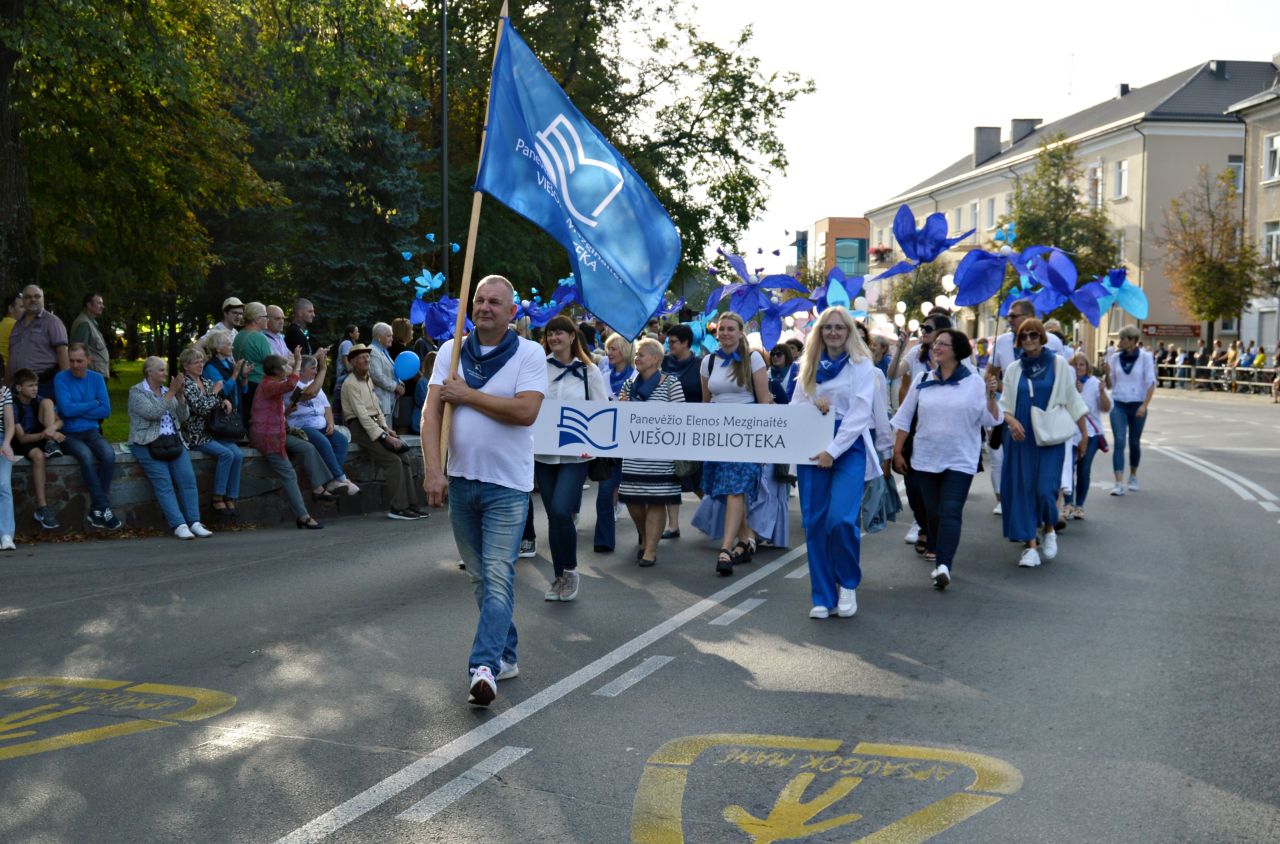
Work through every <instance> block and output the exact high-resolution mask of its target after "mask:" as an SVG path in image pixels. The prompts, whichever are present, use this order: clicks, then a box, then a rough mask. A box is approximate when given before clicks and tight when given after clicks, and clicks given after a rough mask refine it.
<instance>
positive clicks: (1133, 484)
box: [1129, 475, 1138, 492]
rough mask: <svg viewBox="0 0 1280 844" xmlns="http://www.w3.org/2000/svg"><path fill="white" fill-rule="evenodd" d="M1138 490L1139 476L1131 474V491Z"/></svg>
mask: <svg viewBox="0 0 1280 844" xmlns="http://www.w3.org/2000/svg"><path fill="white" fill-rule="evenodd" d="M1137 491H1138V477H1137V476H1136V475H1130V476H1129V492H1137Z"/></svg>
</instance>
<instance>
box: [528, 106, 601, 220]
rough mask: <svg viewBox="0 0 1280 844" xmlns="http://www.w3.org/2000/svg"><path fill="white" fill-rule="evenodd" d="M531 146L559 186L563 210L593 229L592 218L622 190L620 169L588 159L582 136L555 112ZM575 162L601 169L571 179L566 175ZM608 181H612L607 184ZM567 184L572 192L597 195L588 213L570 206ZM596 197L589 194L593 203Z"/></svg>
mask: <svg viewBox="0 0 1280 844" xmlns="http://www.w3.org/2000/svg"><path fill="white" fill-rule="evenodd" d="M535 146H536V147H537V150H538V156H539V157H540V158H541V159H542V166H543V169H545V170H546V172H547V176H548V177H549V178H550V179H551V181H552V183H553V184H555V185H556V187H558V188H559V189H560V199H561V201H562V202H563V203H564V207H565V210H567V211H568V212H569V213H570V214H572V215H573V217H574V219H576V220H577V221H578V222H580V223H582V224H583V225H584V226H590V227H592V228H595V226H596V219H597V218H599V216H600V215H601V214H603V213H604V209H606V208H608V207H609V203H611V202H613V200H614V198H615V197H617V195H618V194H619V193H620V192H621V191H622V186H623V179H622V171H621V170H619V169H618V168H617V167H615V166H614V165H613V164H610V163H609V162H608V161H601V160H600V159H596V158H588V157H587V153H586V150H585V149H583V146H582V136H581V135H579V134H578V130H577V129H575V128H573V124H572V123H570V122H569V119H568V118H567V117H565V116H564V115H563V114H557V115H556V117H555V119H554V120H552V121H551V124H550V125H549V126H547V128H545V129H543V130H542V131H541V132H539V133H538V143H537V144H535ZM579 165H581V166H582V167H584V168H596V169H598V170H600V171H603V172H601V173H596V172H593V171H592V170H586V171H584V174H589V177H588V178H586V179H581V178H579V179H574V180H572V181H571V180H570V178H569V177H570V176H572V175H573V174H574V173H576V172H577V171H578V167H579ZM609 177H612V178H609ZM610 182H612V183H613V184H612V185H610ZM571 184H572V185H574V189H573V192H577V193H586V194H589V193H596V194H598V195H599V200H600V201H599V202H598V203H597V204H596V206H595V208H594V209H593V210H592V211H591V214H590V216H587V215H585V214H583V213H582V212H580V211H579V210H578V209H577V206H575V205H574V202H573V197H572V196H571V195H570V194H571V192H570V189H569V186H570V185H571ZM596 198H597V197H591V199H590V201H591V202H593V201H595V200H596ZM588 204H589V203H588Z"/></svg>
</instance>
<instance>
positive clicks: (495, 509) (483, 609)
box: [449, 478, 529, 675]
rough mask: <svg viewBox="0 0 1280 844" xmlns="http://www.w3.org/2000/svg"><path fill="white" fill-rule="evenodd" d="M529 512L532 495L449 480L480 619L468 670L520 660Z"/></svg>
mask: <svg viewBox="0 0 1280 844" xmlns="http://www.w3.org/2000/svg"><path fill="white" fill-rule="evenodd" d="M528 511H529V493H527V492H522V491H521V490H518V489H511V488H510V487H505V486H501V485H499V484H491V483H486V482H484V481H473V480H468V479H466V478H450V479H449V523H450V525H451V526H452V527H453V539H454V541H455V542H456V543H457V544H458V554H459V555H460V556H461V557H462V561H463V562H464V563H466V565H467V576H468V577H470V578H471V586H472V589H473V590H474V591H475V596H476V606H478V607H479V608H480V622H479V624H477V625H476V635H475V639H474V640H473V641H472V644H471V657H470V659H469V661H468V663H467V665H468V667H469V668H479V667H480V666H482V665H487V666H488V667H489V668H490V670H492V671H493V673H494V674H495V675H496V674H497V673H498V671H499V661H500V660H503V659H505V660H506V661H507V662H515V661H516V645H517V643H518V640H517V636H516V625H515V621H514V619H513V616H514V614H515V580H516V555H517V554H518V553H519V552H520V536H521V534H522V533H523V532H524V520H525V517H526V516H527V515H528Z"/></svg>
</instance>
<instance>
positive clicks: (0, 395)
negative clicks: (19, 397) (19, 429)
mask: <svg viewBox="0 0 1280 844" xmlns="http://www.w3.org/2000/svg"><path fill="white" fill-rule="evenodd" d="M11 404H13V393H11V392H9V388H8V387H4V386H0V440H3V438H4V433H5V432H4V409H5V408H6V407H8V406H9V405H11Z"/></svg>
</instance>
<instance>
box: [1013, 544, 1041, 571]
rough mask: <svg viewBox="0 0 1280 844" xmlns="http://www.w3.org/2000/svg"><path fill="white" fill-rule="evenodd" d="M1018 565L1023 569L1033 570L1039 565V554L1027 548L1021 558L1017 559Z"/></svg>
mask: <svg viewBox="0 0 1280 844" xmlns="http://www.w3.org/2000/svg"><path fill="white" fill-rule="evenodd" d="M1018 565H1019V566H1021V567H1022V568H1024V569H1033V568H1035V567H1036V566H1038V565H1040V552H1039V551H1037V550H1036V549H1034V548H1028V549H1027V550H1025V551H1023V552H1022V556H1021V557H1019V558H1018Z"/></svg>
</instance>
